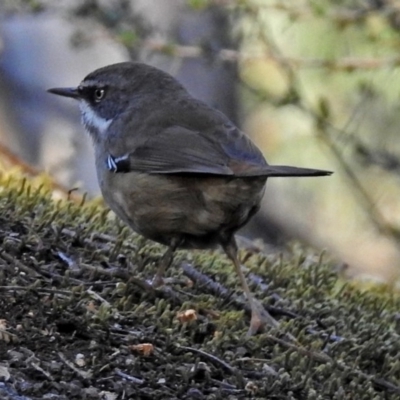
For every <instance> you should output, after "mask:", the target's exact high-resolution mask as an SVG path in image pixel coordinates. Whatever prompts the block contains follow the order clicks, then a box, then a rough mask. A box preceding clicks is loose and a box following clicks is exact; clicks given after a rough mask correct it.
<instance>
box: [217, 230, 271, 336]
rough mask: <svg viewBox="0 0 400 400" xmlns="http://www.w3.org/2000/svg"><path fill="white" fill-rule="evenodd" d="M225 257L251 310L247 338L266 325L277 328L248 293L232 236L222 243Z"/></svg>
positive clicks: (260, 305) (247, 286)
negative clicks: (232, 265)
mask: <svg viewBox="0 0 400 400" xmlns="http://www.w3.org/2000/svg"><path fill="white" fill-rule="evenodd" d="M222 247H223V249H224V250H225V253H226V255H227V256H228V257H229V258H230V259H231V260H232V262H233V264H234V266H235V269H236V272H237V274H238V275H239V279H240V283H241V284H242V288H243V291H244V292H245V294H246V297H247V300H248V302H249V305H250V309H251V320H250V327H249V330H248V332H247V335H248V336H252V335H255V334H256V333H257V332H259V331H261V330H262V329H263V328H264V327H265V326H266V325H269V326H274V327H275V326H278V322H277V321H276V320H275V319H274V318H273V317H272V316H271V315H270V314H269V313H268V311H267V310H266V309H265V308H264V307H263V306H262V304H260V303H259V302H258V301H257V300H256V299H255V298H254V296H253V294H252V293H251V291H250V288H249V285H248V284H247V281H246V278H245V276H244V274H243V272H242V268H241V265H240V262H239V258H238V249H237V244H236V241H235V238H234V236H233V235H232V236H231V237H230V238H229V240H227V241H224V242H223V243H222Z"/></svg>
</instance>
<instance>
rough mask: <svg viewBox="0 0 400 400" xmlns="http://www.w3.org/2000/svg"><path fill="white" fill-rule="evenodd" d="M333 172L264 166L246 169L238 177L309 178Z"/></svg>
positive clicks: (283, 166) (285, 166)
mask: <svg viewBox="0 0 400 400" xmlns="http://www.w3.org/2000/svg"><path fill="white" fill-rule="evenodd" d="M332 174H333V172H332V171H325V170H322V169H312V168H298V167H289V166H287V165H263V166H262V167H260V166H257V167H255V168H251V167H250V168H246V169H245V170H244V171H243V170H242V171H241V172H240V173H236V175H237V176H254V177H255V176H265V177H266V178H270V177H291V176H292V177H296V176H297V177H302V176H304V177H307V176H327V175H332Z"/></svg>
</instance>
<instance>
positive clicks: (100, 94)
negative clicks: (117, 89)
mask: <svg viewBox="0 0 400 400" xmlns="http://www.w3.org/2000/svg"><path fill="white" fill-rule="evenodd" d="M105 94H106V91H105V90H104V89H96V90H95V91H94V101H95V102H96V103H98V102H99V101H101V100H103V98H104V95H105Z"/></svg>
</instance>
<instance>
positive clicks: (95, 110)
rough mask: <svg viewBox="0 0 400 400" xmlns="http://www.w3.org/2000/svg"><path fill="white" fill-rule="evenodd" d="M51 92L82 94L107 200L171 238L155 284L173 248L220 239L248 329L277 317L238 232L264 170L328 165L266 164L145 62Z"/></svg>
mask: <svg viewBox="0 0 400 400" xmlns="http://www.w3.org/2000/svg"><path fill="white" fill-rule="evenodd" d="M48 92H50V93H52V94H56V95H59V96H64V97H69V98H72V99H75V100H78V102H79V108H80V111H81V118H82V123H83V125H84V127H85V128H86V131H87V132H88V133H89V135H90V136H91V138H92V143H93V146H94V153H95V163H96V171H97V178H98V182H99V186H100V189H101V192H102V195H103V197H104V200H105V202H106V204H108V206H109V207H110V208H111V210H113V211H114V212H115V214H116V215H117V216H118V217H119V218H121V219H122V221H124V222H125V223H126V224H127V225H128V226H129V227H130V228H131V229H132V230H133V231H135V232H136V233H138V234H140V235H142V236H144V237H145V238H147V239H151V240H153V241H155V242H158V243H161V244H163V245H165V246H167V250H166V251H165V253H164V254H163V256H162V257H161V259H160V262H159V265H158V269H157V272H156V274H155V276H154V279H153V280H152V285H153V287H155V288H157V287H159V286H161V285H162V284H163V276H164V273H165V271H166V269H167V268H168V267H169V266H170V265H171V263H172V261H173V255H174V252H175V251H176V250H177V249H209V248H214V247H216V246H218V245H220V246H221V247H222V249H223V250H224V252H225V254H226V256H227V257H228V258H229V259H230V260H231V262H232V264H233V266H234V268H235V270H236V273H237V275H238V277H239V280H240V283H241V286H242V288H243V291H244V293H245V295H246V298H247V301H248V304H249V307H250V309H251V319H250V326H249V329H248V332H247V333H248V335H255V334H256V333H258V332H260V331H262V330H264V328H265V327H266V326H267V325H271V324H272V325H274V322H273V321H275V320H274V319H273V318H272V317H271V316H270V315H269V314H268V312H267V311H266V310H265V309H264V308H263V306H262V305H261V304H260V303H259V302H258V301H257V300H256V298H255V297H254V296H253V294H252V292H251V291H250V288H249V286H248V284H247V281H246V278H245V276H244V274H243V271H242V269H241V263H240V261H239V257H238V246H237V243H236V240H235V233H236V232H237V231H238V229H240V228H241V227H243V226H244V225H245V224H246V223H247V222H248V221H249V220H250V219H251V218H252V217H253V216H254V214H255V213H256V212H257V211H258V210H259V208H260V203H261V200H262V198H263V195H264V191H265V187H266V181H267V179H268V178H272V177H308V176H314V177H317V176H327V175H330V174H331V173H332V172H331V171H325V170H320V169H311V168H298V167H292V166H284V165H269V164H268V163H267V161H266V159H265V157H264V156H263V154H262V152H261V150H260V149H259V148H258V147H257V146H256V145H255V144H254V143H253V141H252V140H251V139H250V138H249V137H248V136H247V135H246V134H245V133H244V132H243V131H241V130H240V129H239V128H238V127H237V126H235V124H234V123H233V122H232V121H231V120H230V119H229V118H228V117H227V116H226V115H225V114H223V113H222V112H221V111H219V110H217V109H216V108H213V107H211V106H210V105H208V104H206V103H205V102H203V101H201V100H199V99H196V98H195V97H193V96H192V95H191V94H189V92H188V91H187V90H186V89H185V87H184V86H183V85H182V84H181V83H180V82H179V81H178V80H177V79H175V78H174V77H173V76H172V75H170V74H168V73H167V72H164V71H162V70H160V69H158V68H155V67H153V66H150V65H148V64H145V63H141V62H122V63H117V64H112V65H108V66H105V67H103V68H99V69H97V70H95V71H93V72H91V73H89V74H88V75H87V76H86V77H85V78H84V79H83V80H82V82H81V83H80V84H79V85H78V86H76V87H61V88H60V87H58V88H52V89H49V90H48Z"/></svg>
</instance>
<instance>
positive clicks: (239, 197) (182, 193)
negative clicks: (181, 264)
mask: <svg viewBox="0 0 400 400" xmlns="http://www.w3.org/2000/svg"><path fill="white" fill-rule="evenodd" d="M103 179H104V180H103V181H102V182H100V186H101V188H102V192H103V196H104V198H105V201H106V202H107V203H108V205H109V206H110V208H111V209H112V210H113V211H114V212H115V213H116V214H117V215H118V216H119V217H120V218H121V219H122V220H123V221H125V222H126V223H127V224H128V225H129V226H130V227H131V228H132V229H133V230H134V231H136V232H137V233H139V234H141V235H143V236H145V237H147V238H149V239H152V240H155V241H157V242H160V243H163V244H169V243H170V241H171V239H172V238H174V237H180V238H182V239H183V243H182V246H181V247H188V248H190V247H210V246H212V245H213V244H216V243H217V242H218V236H219V234H220V233H221V231H222V230H228V231H230V232H234V231H236V230H237V229H239V228H240V227H241V226H243V225H244V224H245V223H246V222H247V221H248V219H249V218H250V217H251V216H252V215H253V214H254V213H255V211H257V210H258V207H259V203H260V201H261V197H262V195H263V193H264V189H265V178H225V177H199V176H176V175H175V176H173V175H149V174H142V173H127V174H122V173H121V174H108V176H105V177H103ZM106 180H107V182H106Z"/></svg>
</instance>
